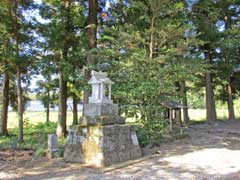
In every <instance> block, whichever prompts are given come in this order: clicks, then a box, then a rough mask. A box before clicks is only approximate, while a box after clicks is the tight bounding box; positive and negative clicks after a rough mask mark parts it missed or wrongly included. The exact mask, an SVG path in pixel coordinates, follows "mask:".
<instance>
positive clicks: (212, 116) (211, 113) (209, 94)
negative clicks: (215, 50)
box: [204, 52, 216, 123]
mask: <svg viewBox="0 0 240 180" xmlns="http://www.w3.org/2000/svg"><path fill="white" fill-rule="evenodd" d="M204 54H205V59H206V61H207V63H209V64H210V62H211V57H210V53H209V52H205V53H204ZM205 86H206V116H207V117H206V118H207V121H208V122H209V123H213V122H214V121H215V120H216V108H215V101H214V92H213V87H212V74H211V72H206V73H205Z"/></svg>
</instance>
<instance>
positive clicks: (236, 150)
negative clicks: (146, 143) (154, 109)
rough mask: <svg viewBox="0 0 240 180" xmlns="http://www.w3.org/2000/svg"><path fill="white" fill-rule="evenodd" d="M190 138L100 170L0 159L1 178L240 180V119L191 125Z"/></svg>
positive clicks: (53, 161)
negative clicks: (141, 158)
mask: <svg viewBox="0 0 240 180" xmlns="http://www.w3.org/2000/svg"><path fill="white" fill-rule="evenodd" d="M188 131H189V135H190V138H186V139H183V140H179V141H176V142H172V143H167V144H164V145H162V146H161V147H159V148H158V154H157V155H155V156H154V158H152V159H148V160H145V161H142V162H140V163H136V164H134V165H131V166H127V167H125V168H122V169H117V170H114V171H111V172H108V173H104V174H99V173H97V172H96V171H94V170H93V169H90V168H87V167H83V166H81V165H78V164H67V163H64V162H63V161H62V160H59V159H56V160H52V161H47V160H44V159H43V160H41V161H33V160H25V161H19V162H18V161H14V162H4V161H0V179H3V180H10V179H22V180H33V179H34V180H35V179H36V180H39V179H46V180H161V179H183V180H186V179H199V180H207V179H209V180H212V179H224V180H227V179H229V180H232V179H234V180H237V179H240V122H221V123H220V122H219V123H218V124H215V125H214V126H208V125H206V124H202V125H195V126H192V127H190V128H189V130H188Z"/></svg>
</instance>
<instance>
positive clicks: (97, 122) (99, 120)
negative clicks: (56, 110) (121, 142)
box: [80, 116, 125, 126]
mask: <svg viewBox="0 0 240 180" xmlns="http://www.w3.org/2000/svg"><path fill="white" fill-rule="evenodd" d="M114 124H125V119H124V118H122V117H121V116H96V117H82V118H81V119H80V125H82V126H106V125H114Z"/></svg>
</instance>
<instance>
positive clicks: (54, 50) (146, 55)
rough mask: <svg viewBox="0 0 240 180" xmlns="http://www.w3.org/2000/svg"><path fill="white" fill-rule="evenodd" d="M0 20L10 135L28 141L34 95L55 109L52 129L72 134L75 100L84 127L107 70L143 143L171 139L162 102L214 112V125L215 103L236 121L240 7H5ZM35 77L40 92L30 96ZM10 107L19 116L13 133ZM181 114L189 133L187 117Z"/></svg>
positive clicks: (226, 3) (128, 1) (0, 130)
mask: <svg viewBox="0 0 240 180" xmlns="http://www.w3.org/2000/svg"><path fill="white" fill-rule="evenodd" d="M0 18H1V19H0V90H1V93H0V101H1V102H0V111H1V114H0V135H2V136H7V135H11V134H14V133H15V135H16V137H17V141H18V142H19V143H22V142H23V141H24V131H25V130H26V131H27V130H28V129H29V127H30V125H31V124H30V125H29V121H34V119H30V120H29V119H25V120H24V118H23V114H24V111H25V109H26V106H27V103H28V101H30V100H31V96H32V95H33V94H34V96H35V97H34V98H37V99H39V100H41V102H42V104H43V105H44V107H45V109H46V128H47V127H49V126H52V127H54V129H55V128H56V132H57V135H58V136H59V137H60V136H63V135H66V134H67V121H69V120H68V119H67V100H68V99H71V100H72V113H73V125H76V124H78V123H79V116H80V115H79V114H78V113H79V112H78V107H77V106H78V104H79V103H82V104H84V103H87V101H88V96H89V92H90V87H89V86H88V85H87V81H88V80H89V78H90V72H91V70H97V71H105V72H107V73H108V74H109V76H110V78H111V79H112V80H113V81H114V82H115V84H114V86H113V101H114V102H115V103H118V104H119V105H120V106H121V114H122V115H123V116H125V117H133V118H134V119H135V123H136V124H137V125H138V128H139V129H140V130H139V131H138V132H139V133H138V135H139V137H140V140H141V142H142V143H143V144H144V143H146V142H150V141H151V142H156V141H158V140H159V138H160V137H161V136H162V134H163V133H165V132H166V130H165V129H166V127H167V125H168V124H167V120H166V112H167V109H166V107H164V106H163V102H167V101H177V102H179V103H181V104H183V105H185V106H189V107H191V108H206V121H207V122H209V123H212V124H213V123H214V122H215V121H216V120H217V119H218V116H217V113H216V112H217V111H216V106H217V105H216V102H218V103H220V102H222V103H223V104H224V103H225V104H227V110H228V117H227V119H228V120H235V119H237V117H236V115H235V109H234V107H236V106H234V102H238V101H239V95H240V94H239V92H240V91H239V90H240V1H239V0H214V1H213V0H198V1H190V0H189V1H187V0H186V1H184V0H180V1H179V0H178V1H176V0H88V1H83V0H42V1H40V0H38V1H36V0H1V1H0ZM36 77H41V78H39V80H38V82H37V87H36V88H34V89H30V86H31V81H32V80H33V79H34V78H36ZM56 104H57V105H58V122H57V124H54V125H52V124H51V116H50V113H51V112H50V107H51V106H52V105H56ZM9 106H11V107H12V109H13V110H14V111H16V112H17V119H18V120H17V121H18V128H17V129H15V130H14V131H9V128H8V113H9V109H8V108H9ZM182 114H183V115H182V116H183V118H182V120H183V125H184V126H186V127H187V126H188V125H189V123H191V122H190V119H189V115H188V109H184V110H183V113H182ZM42 126H44V127H45V125H42ZM39 127H40V126H39ZM39 127H38V128H39ZM38 128H36V129H38ZM25 140H26V139H25Z"/></svg>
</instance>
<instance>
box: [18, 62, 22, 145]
mask: <svg viewBox="0 0 240 180" xmlns="http://www.w3.org/2000/svg"><path fill="white" fill-rule="evenodd" d="M22 96H23V93H22V82H21V68H20V67H19V66H17V100H18V106H17V111H18V142H19V143H22V142H23V97H22Z"/></svg>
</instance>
